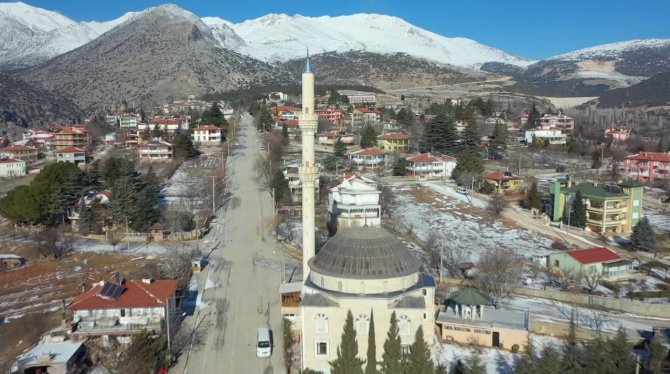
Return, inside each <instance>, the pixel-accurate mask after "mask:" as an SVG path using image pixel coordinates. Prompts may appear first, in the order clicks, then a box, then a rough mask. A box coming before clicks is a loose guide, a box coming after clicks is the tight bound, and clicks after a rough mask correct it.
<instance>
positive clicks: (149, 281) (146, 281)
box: [142, 278, 154, 284]
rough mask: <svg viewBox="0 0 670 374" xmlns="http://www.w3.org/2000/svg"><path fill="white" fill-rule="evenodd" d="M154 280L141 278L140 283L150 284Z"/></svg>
mask: <svg viewBox="0 0 670 374" xmlns="http://www.w3.org/2000/svg"><path fill="white" fill-rule="evenodd" d="M153 282H154V279H153V278H142V283H146V284H151V283H153Z"/></svg>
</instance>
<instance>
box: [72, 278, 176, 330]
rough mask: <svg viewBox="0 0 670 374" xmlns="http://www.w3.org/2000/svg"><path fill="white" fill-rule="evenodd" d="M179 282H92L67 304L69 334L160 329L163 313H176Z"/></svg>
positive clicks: (168, 280) (170, 280)
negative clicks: (70, 317) (70, 318)
mask: <svg viewBox="0 0 670 374" xmlns="http://www.w3.org/2000/svg"><path fill="white" fill-rule="evenodd" d="M178 283H179V281H178V280H173V279H158V280H153V279H139V280H124V281H121V282H118V283H117V282H105V281H100V282H98V283H95V284H94V285H93V288H91V289H89V290H88V291H86V292H84V293H82V294H80V295H78V296H77V297H76V298H75V299H74V301H73V302H72V303H70V305H69V306H68V309H70V310H71V311H73V325H72V329H73V331H72V334H73V335H74V336H77V337H86V336H103V335H125V336H127V335H133V334H137V333H140V332H142V330H149V331H152V330H154V331H157V332H161V331H162V329H163V328H164V322H165V320H166V314H167V313H169V314H170V315H172V316H176V314H175V313H176V301H175V291H176V289H177V285H178Z"/></svg>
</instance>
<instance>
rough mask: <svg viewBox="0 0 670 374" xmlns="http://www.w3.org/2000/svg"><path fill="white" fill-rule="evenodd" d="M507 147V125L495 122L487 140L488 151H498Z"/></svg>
mask: <svg viewBox="0 0 670 374" xmlns="http://www.w3.org/2000/svg"><path fill="white" fill-rule="evenodd" d="M505 149H507V126H506V125H503V124H496V125H495V127H494V128H493V134H491V141H490V142H489V152H500V151H502V150H505Z"/></svg>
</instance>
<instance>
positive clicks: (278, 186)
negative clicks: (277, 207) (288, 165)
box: [270, 169, 289, 203]
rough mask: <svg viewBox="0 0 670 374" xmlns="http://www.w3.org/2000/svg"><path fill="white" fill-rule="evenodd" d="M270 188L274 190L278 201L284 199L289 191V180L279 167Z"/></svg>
mask: <svg viewBox="0 0 670 374" xmlns="http://www.w3.org/2000/svg"><path fill="white" fill-rule="evenodd" d="M270 188H272V189H273V191H274V192H273V193H274V197H275V202H276V203H279V202H280V201H282V199H283V198H284V195H285V194H286V193H288V192H289V187H288V180H287V179H286V176H284V173H282V171H281V170H279V169H277V171H275V175H274V177H273V178H272V182H271V183H270Z"/></svg>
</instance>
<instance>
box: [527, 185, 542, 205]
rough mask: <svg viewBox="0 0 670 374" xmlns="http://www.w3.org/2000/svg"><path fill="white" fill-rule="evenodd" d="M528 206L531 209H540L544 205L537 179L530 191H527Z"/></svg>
mask: <svg viewBox="0 0 670 374" xmlns="http://www.w3.org/2000/svg"><path fill="white" fill-rule="evenodd" d="M526 206H527V207H528V208H530V209H540V208H541V207H542V200H541V198H540V192H539V191H538V190H537V182H536V181H533V184H531V185H530V189H529V190H528V193H526Z"/></svg>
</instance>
